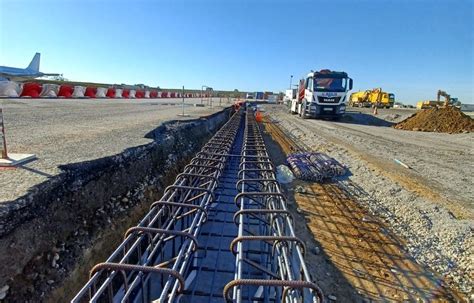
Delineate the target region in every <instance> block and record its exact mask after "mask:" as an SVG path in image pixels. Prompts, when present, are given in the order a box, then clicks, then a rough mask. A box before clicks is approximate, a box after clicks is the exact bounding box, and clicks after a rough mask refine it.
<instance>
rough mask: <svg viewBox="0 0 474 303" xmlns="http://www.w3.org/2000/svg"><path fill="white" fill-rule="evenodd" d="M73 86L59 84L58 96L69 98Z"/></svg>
mask: <svg viewBox="0 0 474 303" xmlns="http://www.w3.org/2000/svg"><path fill="white" fill-rule="evenodd" d="M73 90H74V88H73V87H72V86H71V85H61V86H60V87H59V92H58V97H62V98H71V97H72V92H73Z"/></svg>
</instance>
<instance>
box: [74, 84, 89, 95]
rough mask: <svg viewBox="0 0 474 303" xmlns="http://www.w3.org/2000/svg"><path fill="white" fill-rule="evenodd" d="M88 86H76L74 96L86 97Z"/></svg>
mask: <svg viewBox="0 0 474 303" xmlns="http://www.w3.org/2000/svg"><path fill="white" fill-rule="evenodd" d="M85 92H86V88H85V87H84V86H79V85H77V86H74V91H73V93H72V97H73V98H84V97H85Z"/></svg>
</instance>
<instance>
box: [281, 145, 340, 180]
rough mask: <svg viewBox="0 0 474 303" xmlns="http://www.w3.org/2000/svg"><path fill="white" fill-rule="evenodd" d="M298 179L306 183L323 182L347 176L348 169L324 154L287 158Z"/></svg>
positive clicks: (296, 154)
mask: <svg viewBox="0 0 474 303" xmlns="http://www.w3.org/2000/svg"><path fill="white" fill-rule="evenodd" d="M286 161H287V162H288V164H289V166H290V168H291V170H292V171H293V174H294V175H295V177H296V178H298V179H300V180H305V181H313V182H322V181H323V180H325V179H331V178H334V177H338V176H343V175H345V174H346V167H345V166H344V165H342V164H341V163H339V162H338V161H337V160H336V159H334V158H331V157H329V156H328V155H326V154H324V153H317V152H303V153H294V154H290V155H288V157H287V158H286Z"/></svg>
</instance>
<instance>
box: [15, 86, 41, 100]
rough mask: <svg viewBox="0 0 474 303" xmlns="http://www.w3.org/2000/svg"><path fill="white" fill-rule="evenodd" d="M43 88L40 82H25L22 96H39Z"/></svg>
mask: <svg viewBox="0 0 474 303" xmlns="http://www.w3.org/2000/svg"><path fill="white" fill-rule="evenodd" d="M41 90H42V88H41V84H39V83H36V82H29V83H25V84H23V89H22V91H21V94H20V97H30V98H39V96H40V93H41Z"/></svg>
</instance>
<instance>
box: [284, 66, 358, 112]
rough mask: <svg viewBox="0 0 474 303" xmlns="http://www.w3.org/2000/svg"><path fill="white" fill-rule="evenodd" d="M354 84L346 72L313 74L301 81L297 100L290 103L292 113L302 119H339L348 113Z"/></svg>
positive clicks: (325, 71)
mask: <svg viewBox="0 0 474 303" xmlns="http://www.w3.org/2000/svg"><path fill="white" fill-rule="evenodd" d="M352 84H353V83H352V79H351V78H349V77H348V76H347V73H345V72H336V71H330V70H328V69H324V70H321V71H319V72H311V73H309V74H308V75H307V76H306V78H305V79H301V80H300V84H299V87H298V93H297V95H296V98H294V99H292V100H291V102H290V112H291V113H293V114H298V115H299V116H300V117H302V118H310V117H311V118H318V117H321V118H333V119H337V118H339V117H341V116H342V115H343V114H344V113H345V112H346V99H347V93H348V92H349V91H350V90H351V89H352Z"/></svg>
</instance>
